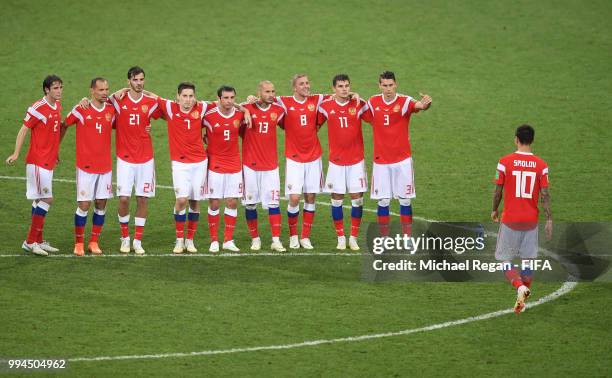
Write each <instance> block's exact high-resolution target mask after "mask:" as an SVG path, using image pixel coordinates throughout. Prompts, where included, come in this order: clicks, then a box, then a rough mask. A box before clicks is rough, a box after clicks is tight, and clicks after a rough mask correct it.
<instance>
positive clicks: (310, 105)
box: [308, 104, 315, 112]
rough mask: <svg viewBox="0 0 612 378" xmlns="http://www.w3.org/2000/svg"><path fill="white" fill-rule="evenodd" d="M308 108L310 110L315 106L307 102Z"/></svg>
mask: <svg viewBox="0 0 612 378" xmlns="http://www.w3.org/2000/svg"><path fill="white" fill-rule="evenodd" d="M308 110H310V111H311V112H312V111H314V110H315V106H314V105H313V104H308Z"/></svg>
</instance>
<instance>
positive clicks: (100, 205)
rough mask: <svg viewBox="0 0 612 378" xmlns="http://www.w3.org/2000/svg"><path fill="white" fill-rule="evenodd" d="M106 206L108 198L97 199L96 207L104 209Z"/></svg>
mask: <svg viewBox="0 0 612 378" xmlns="http://www.w3.org/2000/svg"><path fill="white" fill-rule="evenodd" d="M105 208H106V200H105V199H97V200H96V209H99V210H104V209H105Z"/></svg>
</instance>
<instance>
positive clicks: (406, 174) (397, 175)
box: [370, 157, 416, 199]
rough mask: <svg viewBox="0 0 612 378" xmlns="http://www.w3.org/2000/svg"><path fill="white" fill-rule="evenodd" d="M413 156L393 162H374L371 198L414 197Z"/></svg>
mask: <svg viewBox="0 0 612 378" xmlns="http://www.w3.org/2000/svg"><path fill="white" fill-rule="evenodd" d="M414 197H416V192H415V190H414V170H413V168H412V158H411V157H409V158H406V159H404V160H402V161H400V162H397V163H393V164H377V163H373V164H372V185H371V188H370V198H371V199H385V198H386V199H391V198H414Z"/></svg>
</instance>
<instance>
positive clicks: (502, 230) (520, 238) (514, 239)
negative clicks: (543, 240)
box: [495, 223, 538, 261]
mask: <svg viewBox="0 0 612 378" xmlns="http://www.w3.org/2000/svg"><path fill="white" fill-rule="evenodd" d="M517 257H520V258H521V259H535V258H536V257H538V228H537V227H535V228H533V229H531V230H514V229H512V228H510V227H508V226H506V225H505V224H503V223H502V224H501V225H500V226H499V233H498V234H497V244H496V245H495V259H496V260H498V261H512V259H514V258H517Z"/></svg>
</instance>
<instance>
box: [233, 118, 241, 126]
mask: <svg viewBox="0 0 612 378" xmlns="http://www.w3.org/2000/svg"><path fill="white" fill-rule="evenodd" d="M238 126H240V121H238V120H237V119H235V120H234V127H235V128H238Z"/></svg>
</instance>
